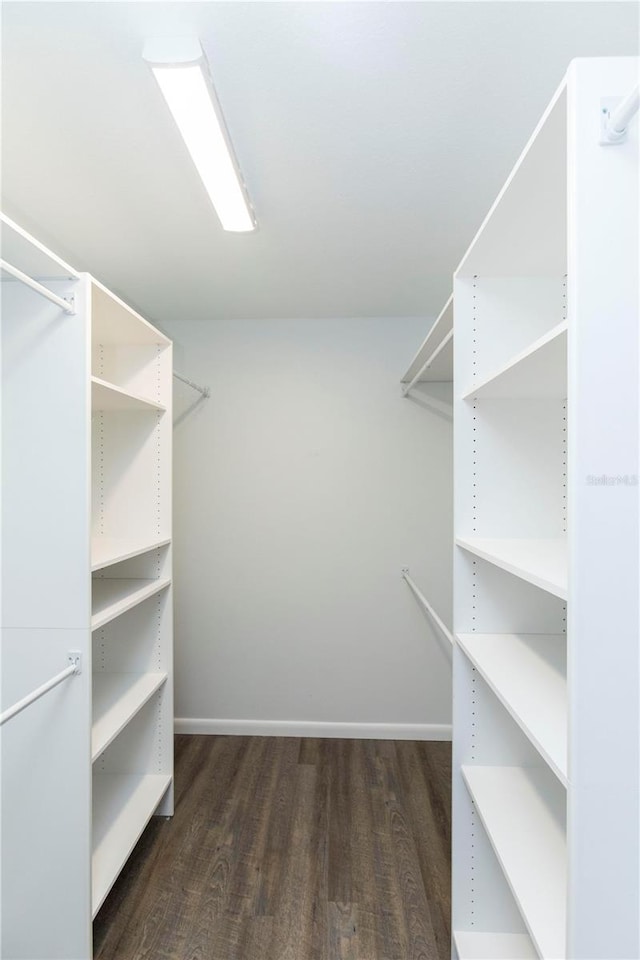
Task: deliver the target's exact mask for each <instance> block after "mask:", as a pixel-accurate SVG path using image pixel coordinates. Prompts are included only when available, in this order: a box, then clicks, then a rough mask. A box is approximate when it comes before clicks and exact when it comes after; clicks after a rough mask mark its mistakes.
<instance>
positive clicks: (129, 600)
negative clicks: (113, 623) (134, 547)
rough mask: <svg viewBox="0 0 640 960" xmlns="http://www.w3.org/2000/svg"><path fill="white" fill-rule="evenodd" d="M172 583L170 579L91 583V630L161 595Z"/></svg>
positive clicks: (98, 581) (96, 581) (103, 580)
mask: <svg viewBox="0 0 640 960" xmlns="http://www.w3.org/2000/svg"><path fill="white" fill-rule="evenodd" d="M170 583H171V578H170V577H164V578H162V579H157V580H109V579H107V578H104V579H93V580H92V581H91V595H92V600H91V610H92V613H91V629H92V630H97V629H98V628H99V627H103V626H104V625H105V623H109V621H110V620H115V618H116V617H119V616H120V614H121V613H126V611H127V610H131V608H132V607H135V606H137V605H138V604H139V603H142V601H143V600H147V599H148V598H149V597H153V596H154V595H155V594H156V593H160V591H161V590H164V589H165V588H166V587H168V586H169V584H170Z"/></svg>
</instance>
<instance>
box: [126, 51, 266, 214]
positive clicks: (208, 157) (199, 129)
mask: <svg viewBox="0 0 640 960" xmlns="http://www.w3.org/2000/svg"><path fill="white" fill-rule="evenodd" d="M143 57H144V59H145V60H146V61H147V62H148V63H149V64H150V65H151V69H152V70H153V74H154V76H155V78H156V80H157V81H158V86H159V87H160V90H161V91H162V94H163V96H164V98H165V100H166V101H167V105H168V107H169V109H170V110H171V113H172V114H173V119H174V120H175V122H176V124H177V125H178V129H179V130H180V133H181V134H182V138H183V140H184V142H185V144H186V147H187V150H188V151H189V153H190V154H191V159H192V160H193V162H194V164H195V166H196V169H197V171H198V173H199V174H200V177H201V178H202V182H203V184H204V186H205V189H206V191H207V193H208V194H209V197H210V198H211V202H212V203H213V206H214V208H215V211H216V213H217V214H218V217H219V218H220V223H221V224H222V227H223V229H224V230H232V231H234V232H236V233H243V232H246V231H249V230H255V227H256V221H255V218H254V216H253V212H252V210H251V204H250V203H249V199H248V197H247V194H246V190H245V187H244V183H243V180H242V176H241V174H240V171H239V169H238V164H237V162H236V159H235V157H234V154H233V148H232V146H231V141H230V139H229V135H228V133H227V130H226V126H225V122H224V118H223V116H222V111H221V109H220V104H219V103H218V101H217V98H216V95H215V91H214V88H213V84H212V82H211V78H210V76H209V70H208V67H207V62H206V59H205V56H204V53H203V51H202V47H201V46H200V42H199V41H198V40H194V39H190V38H182V39H177V40H176V39H173V40H148V41H147V42H146V43H145V46H144V51H143Z"/></svg>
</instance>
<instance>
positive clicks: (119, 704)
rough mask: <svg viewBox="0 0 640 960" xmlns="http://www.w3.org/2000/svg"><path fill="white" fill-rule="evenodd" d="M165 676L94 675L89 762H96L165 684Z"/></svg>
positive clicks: (161, 674) (144, 674) (148, 674)
mask: <svg viewBox="0 0 640 960" xmlns="http://www.w3.org/2000/svg"><path fill="white" fill-rule="evenodd" d="M166 679H167V674H166V673H142V674H138V673H106V672H105V673H95V674H94V676H93V726H92V728H91V762H92V763H93V762H94V761H96V760H97V759H98V757H99V756H100V754H101V753H103V752H104V751H105V750H106V749H107V747H108V746H109V744H110V743H112V741H113V740H115V738H116V737H117V736H118V734H119V733H120V732H121V731H122V730H124V728H125V727H126V725H127V724H128V723H129V721H130V720H131V719H133V717H135V715H136V713H137V712H138V711H139V710H141V709H142V707H144V705H145V703H146V702H147V701H148V700H150V699H151V697H152V696H153V695H154V693H155V692H156V690H159V689H160V687H161V686H162V685H163V683H165V681H166Z"/></svg>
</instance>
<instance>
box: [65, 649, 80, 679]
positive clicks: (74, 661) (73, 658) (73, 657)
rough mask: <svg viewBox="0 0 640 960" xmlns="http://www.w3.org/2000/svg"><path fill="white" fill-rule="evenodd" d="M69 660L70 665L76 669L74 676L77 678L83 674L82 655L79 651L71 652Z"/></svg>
mask: <svg viewBox="0 0 640 960" xmlns="http://www.w3.org/2000/svg"><path fill="white" fill-rule="evenodd" d="M67 659H68V661H69V664H70V665H71V666H72V667H74V671H73V672H74V674H75V675H76V676H77V675H78V674H80V673H82V654H81V653H80V651H79V650H69V653H68V656H67Z"/></svg>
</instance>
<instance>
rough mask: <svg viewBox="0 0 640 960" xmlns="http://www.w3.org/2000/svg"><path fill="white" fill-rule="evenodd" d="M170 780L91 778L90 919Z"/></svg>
mask: <svg viewBox="0 0 640 960" xmlns="http://www.w3.org/2000/svg"><path fill="white" fill-rule="evenodd" d="M170 783H171V777H169V776H164V775H161V774H146V775H144V776H140V775H136V774H114V773H100V774H95V775H94V778H93V784H94V786H93V836H94V849H93V856H92V864H91V873H92V896H91V902H92V908H93V916H94V917H95V915H96V913H97V912H98V910H99V909H100V907H101V906H102V904H103V902H104V899H105V897H106V896H107V894H108V893H109V890H110V889H111V887H112V886H113V883H114V881H115V879H116V878H117V876H118V874H119V873H120V870H121V869H122V867H123V865H124V863H125V861H126V860H127V858H128V856H129V854H130V853H131V851H132V850H133V848H134V847H135V845H136V843H137V842H138V839H139V837H140V835H141V833H142V831H143V830H144V828H145V827H146V825H147V823H148V822H149V820H150V819H151V817H152V816H153V812H154V810H155V809H156V807H157V806H158V804H159V803H160V800H161V799H162V797H163V795H164V793H165V792H166V790H167V787H168V786H169V784H170Z"/></svg>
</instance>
